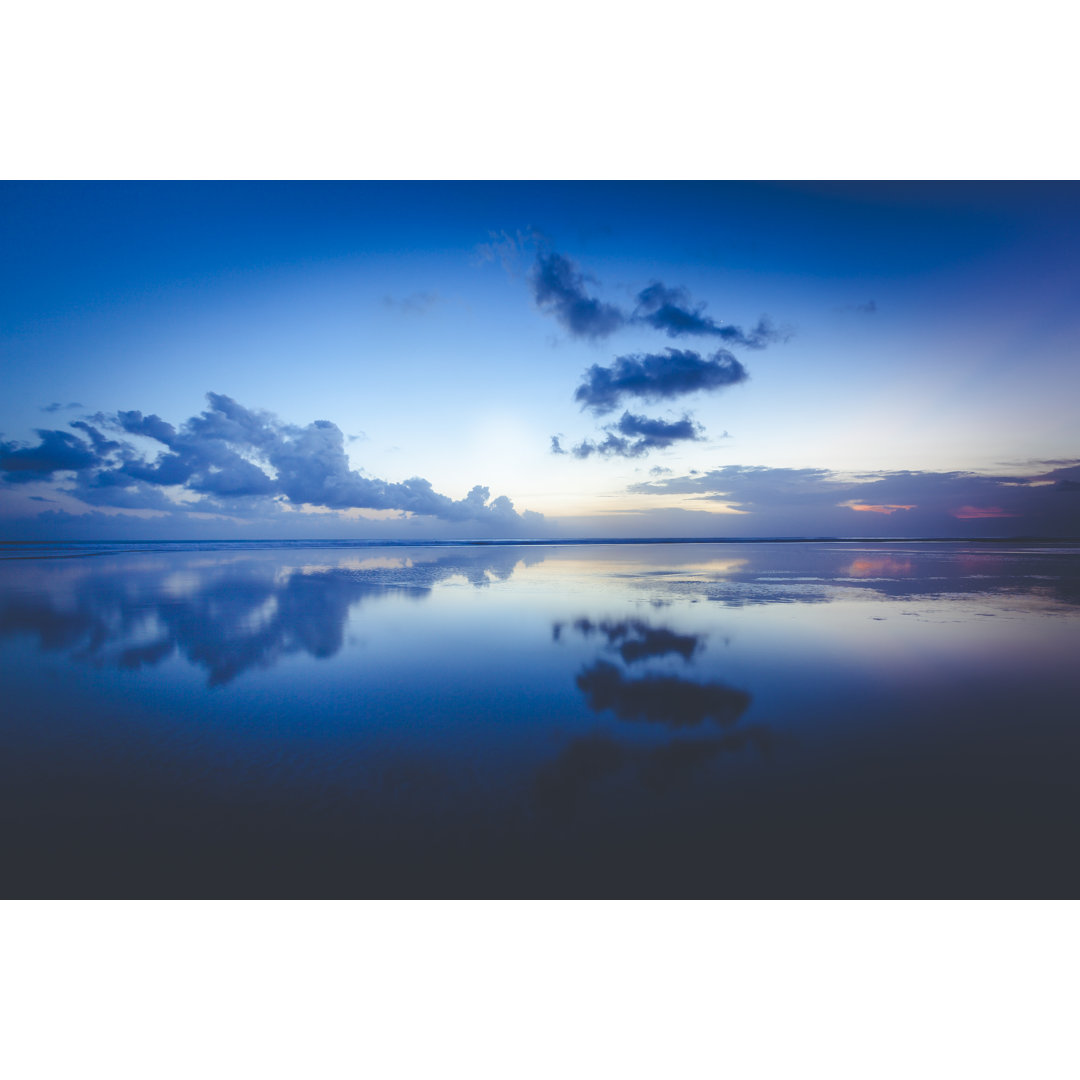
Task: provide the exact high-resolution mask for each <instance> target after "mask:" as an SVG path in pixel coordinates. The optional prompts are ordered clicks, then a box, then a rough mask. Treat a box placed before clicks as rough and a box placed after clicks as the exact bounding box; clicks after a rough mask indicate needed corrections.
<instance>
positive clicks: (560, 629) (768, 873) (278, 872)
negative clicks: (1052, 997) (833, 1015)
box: [0, 544, 1080, 896]
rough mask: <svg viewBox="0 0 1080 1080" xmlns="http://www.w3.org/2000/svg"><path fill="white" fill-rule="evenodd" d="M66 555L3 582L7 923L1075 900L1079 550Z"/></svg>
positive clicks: (769, 547) (10, 568) (8, 572)
mask: <svg viewBox="0 0 1080 1080" xmlns="http://www.w3.org/2000/svg"><path fill="white" fill-rule="evenodd" d="M46 554H48V553H46ZM63 555H64V557H38V558H7V559H0V670H2V672H3V678H4V686H5V688H6V699H7V706H6V708H5V713H4V715H5V719H4V720H3V722H2V727H0V735H2V740H3V758H2V764H0V780H2V781H3V793H2V794H0V810H2V816H3V819H4V821H5V831H6V834H7V836H8V840H7V841H6V845H7V850H6V852H5V857H6V863H5V865H7V866H9V867H10V868H11V871H10V872H11V873H12V874H15V875H16V879H17V881H19V882H23V883H25V890H26V892H25V894H26V895H29V894H31V893H32V894H35V895H41V894H49V893H50V892H53V893H55V894H57V895H113V894H117V895H189V894H190V895H263V894H265V895H292V894H294V893H295V894H297V895H407V894H415V895H565V896H574V895H791V896H801V895H999V894H1000V895H1006V894H1009V895H1014V894H1015V895H1043V894H1046V895H1050V894H1057V893H1058V892H1059V891H1060V890H1062V889H1065V890H1068V889H1069V888H1072V887H1074V886H1075V884H1076V881H1075V877H1076V872H1075V871H1073V870H1072V869H1071V866H1070V865H1069V864H1068V863H1067V862H1064V861H1062V860H1061V859H1060V858H1055V857H1054V856H1053V852H1054V851H1055V850H1057V849H1059V848H1062V846H1066V847H1068V846H1070V845H1074V842H1075V840H1076V839H1077V835H1076V834H1077V829H1076V825H1077V806H1076V800H1075V795H1074V790H1075V785H1074V782H1073V779H1072V777H1073V776H1074V775H1075V767H1076V765H1077V764H1078V763H1080V762H1078V760H1077V759H1078V754H1077V749H1078V742H1077V738H1076V732H1075V722H1076V717H1077V713H1076V706H1075V702H1076V701H1077V700H1080V675H1078V673H1077V670H1076V666H1075V662H1074V657H1075V656H1076V655H1078V649H1077V646H1078V645H1080V559H1078V558H1077V551H1076V550H1075V549H1070V548H1068V547H1053V546H1048V545H1043V546H1037V547H1031V548H1025V547H1022V546H1021V547H1017V546H1013V547H1007V546H1001V545H994V546H990V545H987V546H985V547H980V546H978V545H961V544H926V545H918V544H894V545H877V544H875V545H859V544H822V545H812V544H760V545H749V544H748V545H742V544H740V545H727V544H725V545H705V544H692V545H654V546H630V545H618V546H615V545H613V546H591V547H555V546H552V547H542V546H520V547H518V546H484V547H457V548H441V547H425V548H410V549H404V548H394V549H371V548H365V549H350V548H348V547H341V546H337V547H333V548H326V549H316V548H303V547H272V546H263V547H259V546H251V547H248V548H244V549H236V548H227V547H223V548H221V549H220V550H215V549H213V547H211V546H207V545H203V546H202V547H201V548H200V549H198V550H193V549H186V548H183V547H182V546H176V547H173V548H171V549H168V550H157V551H126V552H123V551H121V552H111V551H102V552H87V553H85V554H79V555H78V556H76V557H67V556H69V555H71V553H70V552H65V553H63ZM16 824H17V825H18V828H17V829H16V828H15V825H16ZM950 853H951V854H950ZM23 888H24V885H21V884H16V885H15V886H14V892H15V893H17V894H19V895H23V894H24V893H23V891H22V890H23ZM188 890H190V892H189V891H188ZM9 891H10V890H9Z"/></svg>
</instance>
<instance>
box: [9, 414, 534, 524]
mask: <svg viewBox="0 0 1080 1080" xmlns="http://www.w3.org/2000/svg"><path fill="white" fill-rule="evenodd" d="M207 400H208V402H209V407H208V408H207V409H206V410H204V411H203V412H202V413H200V414H199V415H198V416H193V417H191V418H190V419H189V420H187V421H185V422H184V423H183V424H181V425H180V427H179V428H177V427H174V426H173V425H172V424H170V423H168V422H167V421H165V420H163V419H162V418H161V417H160V416H157V415H155V414H152V413H151V414H149V415H144V414H143V413H142V412H140V411H138V410H130V411H121V412H118V413H116V414H115V415H113V416H103V415H98V416H95V417H93V418H91V419H92V420H93V421H94V423H93V424H91V423H89V422H87V421H76V422H74V423H73V424H72V425H71V426H72V427H75V428H77V429H79V430H80V431H82V432H83V434H85V435H86V437H87V440H88V441H86V440H84V439H82V438H80V437H79V436H77V435H74V434H72V433H70V432H64V431H39V432H38V435H39V437H40V439H41V442H40V444H39V445H38V446H34V447H18V446H17V445H16V444H14V443H0V473H2V474H3V475H4V478H5V479H7V480H9V481H11V482H16V483H19V482H26V481H29V480H41V479H48V478H50V477H52V476H53V474H54V473H57V472H73V473H74V474H75V478H74V486H73V488H72V489H71V493H72V494H74V495H76V497H78V498H80V499H82V500H83V501H84V502H87V503H89V504H90V505H97V506H113V507H126V508H132V509H137V508H144V509H171V510H176V509H180V508H181V506H180V504H178V503H177V502H176V501H175V500H174V499H173V498H172V496H171V495H167V494H166V492H165V490H164V489H182V491H183V492H184V493H186V494H187V495H194V496H196V497H197V498H196V500H195V501H194V502H188V503H187V504H185V505H184V507H183V508H185V509H189V510H192V509H193V510H199V511H215V510H219V511H220V510H223V509H224V510H227V511H230V512H232V511H235V510H237V509H244V507H245V506H250V502H248V503H245V500H248V501H250V500H253V499H260V500H264V501H269V500H273V499H283V500H285V501H286V502H287V503H290V504H292V505H294V506H304V505H312V506H318V507H325V508H327V509H330V510H349V509H372V510H396V511H401V512H405V513H409V514H415V515H429V516H431V517H434V518H437V519H440V520H442V521H446V522H478V523H481V524H484V525H486V526H488V527H491V528H496V529H499V530H506V529H511V530H512V529H514V528H516V527H518V526H521V525H523V524H524V523H526V522H533V523H535V522H538V521H539V520H540V518H541V515H538V514H532V513H530V512H529V511H526V512H525V513H524V514H518V512H517V511H516V510H515V509H514V506H513V503H512V502H511V501H510V500H509V499H508V498H507V497H506V496H505V495H500V496H498V497H496V498H494V499H492V498H491V493H490V491H489V490H488V489H487V488H486V487H483V486H482V485H476V486H475V487H473V488H472V489H471V490H470V491H469V493H468V494H467V495H466V496H465V498H463V499H457V500H455V499H451V498H450V497H449V496H446V495H442V494H440V493H439V492H437V491H435V490H434V489H433V488H432V486H431V483H430V482H429V481H428V480H425V479H424V478H423V477H419V476H414V477H411V478H409V479H407V480H404V481H401V482H396V483H394V482H389V481H386V480H380V479H377V478H374V477H369V476H366V475H364V474H363V473H362V472H360V471H358V470H356V469H352V468H350V466H349V461H348V457H347V455H346V453H345V447H344V443H345V440H344V435H343V434H342V431H341V429H340V428H339V427H338V426H337V425H336V424H334V423H332V422H330V421H329V420H316V421H314V422H312V423H310V424H307V425H306V426H304V427H300V426H296V425H292V424H286V423H284V422H282V421H281V420H279V419H278V418H277V417H276V416H274V415H273V414H272V413H268V412H263V411H258V410H253V409H249V408H246V407H245V406H243V405H241V404H240V403H239V402H237V401H234V400H233V399H232V398H230V397H227V396H225V395H224V394H215V393H210V394H208V395H207ZM95 425H96V426H95ZM103 427H104V428H109V429H111V430H112V431H114V432H117V433H122V434H127V435H134V436H139V437H141V438H144V439H150V440H152V441H154V442H156V443H159V444H160V445H161V446H162V447H163V448H164V449H163V451H162V452H161V453H160V454H159V455H158V456H157V457H156V458H154V459H152V460H150V459H148V458H146V457H145V456H144V455H143V454H142V453H141V452H140V451H139V450H138V449H136V447H135V445H133V444H132V443H131V442H128V441H126V440H122V441H118V440H115V439H111V438H108V437H107V436H106V435H105V434H103V432H102V431H101V430H100V429H101V428H103Z"/></svg>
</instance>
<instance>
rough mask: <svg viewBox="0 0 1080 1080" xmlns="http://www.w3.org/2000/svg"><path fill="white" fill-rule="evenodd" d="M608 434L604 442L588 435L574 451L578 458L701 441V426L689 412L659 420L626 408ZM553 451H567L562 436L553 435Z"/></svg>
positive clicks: (623, 454)
mask: <svg viewBox="0 0 1080 1080" xmlns="http://www.w3.org/2000/svg"><path fill="white" fill-rule="evenodd" d="M605 430H606V431H607V436H606V437H605V438H604V439H603V440H602V441H601V442H598V443H597V442H592V441H591V440H589V439H585V440H583V441H582V442H580V443H578V445H577V446H575V447H573V448H572V449H571V451H570V453H572V454H573V455H574V457H577V458H587V457H591V456H592V455H593V454H600V455H601V456H604V457H608V456H617V457H629V458H634V457H641V456H642V455H643V454H647V453H648V452H649V451H650V450H663V449H666V448H667V447H669V446H671V445H673V444H674V443H676V442H682V441H686V440H689V441H697V440H699V439H700V438H701V426H700V425H699V424H695V423H694V422H693V420H691V419H690V417H689V416H684V417H683V418H682V419H681V420H675V421H668V420H656V419H652V418H650V417H648V416H638V415H635V414H634V413H630V412H624V413H623V414H622V416H621V417H620V419H619V421H618V423H615V424H611V425H609V426H608V427H607V428H606V429H605ZM552 452H553V453H556V454H565V453H566V451H565V450H563V448H562V446H561V445H559V442H558V437H557V436H556V437H553V439H552Z"/></svg>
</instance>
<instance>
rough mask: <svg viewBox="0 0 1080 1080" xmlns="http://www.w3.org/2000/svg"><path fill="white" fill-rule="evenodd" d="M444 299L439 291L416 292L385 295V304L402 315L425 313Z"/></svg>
mask: <svg viewBox="0 0 1080 1080" xmlns="http://www.w3.org/2000/svg"><path fill="white" fill-rule="evenodd" d="M441 300H442V297H441V296H440V295H439V294H438V293H437V292H414V293H410V294H409V295H408V296H403V297H400V298H398V297H394V296H384V297H383V305H384V306H385V307H388V308H390V309H392V310H394V311H399V312H400V313H401V314H402V315H423V314H424V313H425V312H426V311H430V310H431V309H432V308H433V307H434V306H435V305H436V304H438V303H439V302H440V301H441Z"/></svg>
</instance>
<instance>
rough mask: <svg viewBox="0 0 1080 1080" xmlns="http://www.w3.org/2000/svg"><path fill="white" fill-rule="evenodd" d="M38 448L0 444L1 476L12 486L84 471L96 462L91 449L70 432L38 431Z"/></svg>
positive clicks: (10, 443) (15, 444)
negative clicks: (78, 470)
mask: <svg viewBox="0 0 1080 1080" xmlns="http://www.w3.org/2000/svg"><path fill="white" fill-rule="evenodd" d="M37 436H38V438H39V439H40V440H41V441H40V442H39V443H38V445H37V446H27V447H20V446H19V445H18V444H17V443H13V442H3V441H2V440H0V472H2V473H3V474H4V479H5V480H9V481H11V482H12V483H28V482H30V481H32V480H43V479H48V478H49V477H51V476H52V474H53V473H56V472H65V471H68V470H72V469H76V470H77V469H85V468H88V467H90V466H92V465H94V464H96V463H97V461H98V456H97V454H96V453H95V452H94V450H93V449H92V447H91V446H90V445H88V444H87V443H85V442H83V440H82V439H80V438H79V437H78V436H77V435H72V434H71V432H70V431H47V430H45V429H43V428H38V429H37Z"/></svg>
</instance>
